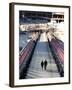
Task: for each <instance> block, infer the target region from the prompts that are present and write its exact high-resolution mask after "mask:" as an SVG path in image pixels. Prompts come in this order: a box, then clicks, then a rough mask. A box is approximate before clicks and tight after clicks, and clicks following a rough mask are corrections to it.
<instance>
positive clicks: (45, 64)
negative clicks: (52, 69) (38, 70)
mask: <svg viewBox="0 0 72 90" xmlns="http://www.w3.org/2000/svg"><path fill="white" fill-rule="evenodd" d="M46 68H47V61H46V60H45V61H44V69H45V70H46Z"/></svg>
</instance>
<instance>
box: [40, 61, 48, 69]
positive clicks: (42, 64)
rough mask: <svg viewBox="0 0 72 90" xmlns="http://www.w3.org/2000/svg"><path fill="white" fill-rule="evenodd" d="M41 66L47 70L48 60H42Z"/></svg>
mask: <svg viewBox="0 0 72 90" xmlns="http://www.w3.org/2000/svg"><path fill="white" fill-rule="evenodd" d="M41 67H42V69H43V67H44V69H45V70H46V68H47V61H46V60H45V61H44V62H43V61H42V62H41Z"/></svg>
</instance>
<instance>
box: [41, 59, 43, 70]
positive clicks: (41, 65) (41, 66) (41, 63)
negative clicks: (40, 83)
mask: <svg viewBox="0 0 72 90" xmlns="http://www.w3.org/2000/svg"><path fill="white" fill-rule="evenodd" d="M41 67H42V69H43V61H42V62H41Z"/></svg>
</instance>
